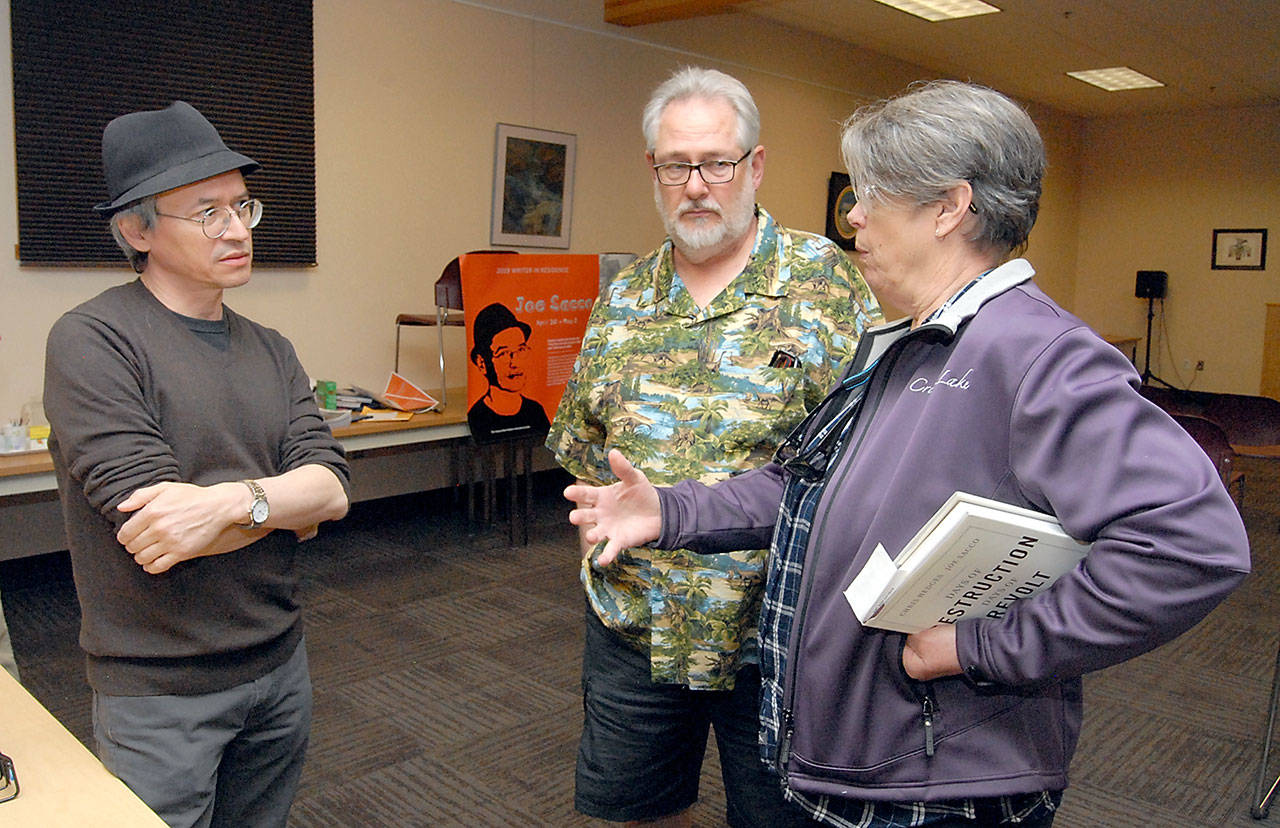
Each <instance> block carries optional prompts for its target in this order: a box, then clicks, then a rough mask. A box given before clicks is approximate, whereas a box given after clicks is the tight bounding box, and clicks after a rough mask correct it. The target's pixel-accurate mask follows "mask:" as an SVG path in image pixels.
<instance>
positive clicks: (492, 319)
mask: <svg viewBox="0 0 1280 828" xmlns="http://www.w3.org/2000/svg"><path fill="white" fill-rule="evenodd" d="M532 331H533V329H532V328H531V327H530V326H529V325H528V324H527V323H525V322H521V321H520V320H519V319H517V318H516V316H515V314H514V313H512V312H511V309H510V308H508V307H507V306H506V305H504V304H502V303H501V302H493V303H492V304H489V305H486V306H485V307H484V309H483V310H481V311H480V312H479V313H478V314H476V318H475V322H474V323H473V324H472V344H471V364H472V365H474V366H475V368H476V369H477V370H479V371H480V373H482V374H483V375H484V380H485V382H486V383H487V385H488V388H487V389H486V391H485V393H484V395H483V396H481V397H480V399H478V400H476V401H475V403H474V404H472V406H471V408H469V409H468V410H467V422H468V423H469V424H470V426H471V433H472V434H473V435H475V436H476V439H479V440H483V439H486V438H493V439H506V438H510V437H518V436H522V435H524V434H546V433H547V431H548V430H549V429H550V428H551V422H550V421H549V420H548V419H547V412H546V409H544V408H543V407H542V404H541V403H539V402H538V401H537V400H532V399H530V398H528V397H526V396H525V395H524V389H525V386H526V385H527V384H528V381H529V377H528V372H529V367H530V362H531V360H530V353H531V349H530V347H529V336H530V334H531V333H532Z"/></svg>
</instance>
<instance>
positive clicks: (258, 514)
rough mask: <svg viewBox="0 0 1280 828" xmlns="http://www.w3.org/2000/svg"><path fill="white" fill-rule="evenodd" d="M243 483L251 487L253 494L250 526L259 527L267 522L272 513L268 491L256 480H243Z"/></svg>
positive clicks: (250, 508) (250, 506) (250, 505)
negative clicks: (268, 501) (268, 500)
mask: <svg viewBox="0 0 1280 828" xmlns="http://www.w3.org/2000/svg"><path fill="white" fill-rule="evenodd" d="M240 482H241V483H243V484H244V485H246V486H248V487H249V491H250V492H251V493H252V494H253V501H252V502H251V503H250V504H249V528H250V529H257V528H258V527H260V526H262V524H264V523H266V522H267V517H268V516H270V514H271V505H270V504H269V503H267V493H266V492H265V491H264V490H263V488H262V486H260V485H258V481H256V480H241V481H240Z"/></svg>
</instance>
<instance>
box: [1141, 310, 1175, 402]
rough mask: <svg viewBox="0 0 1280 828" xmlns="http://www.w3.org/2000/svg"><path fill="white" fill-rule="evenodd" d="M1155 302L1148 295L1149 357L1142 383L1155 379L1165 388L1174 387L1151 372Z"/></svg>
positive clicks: (1144, 368)
mask: <svg viewBox="0 0 1280 828" xmlns="http://www.w3.org/2000/svg"><path fill="white" fill-rule="evenodd" d="M1155 304H1156V300H1155V297H1154V296H1148V297H1147V357H1146V361H1145V363H1144V364H1143V366H1142V384H1143V385H1150V384H1151V382H1152V380H1154V381H1156V382H1158V383H1160V384H1161V385H1163V386H1164V387H1165V388H1173V386H1172V385H1170V384H1169V383H1167V382H1165V381H1164V380H1162V379H1160V378H1159V377H1157V376H1156V375H1155V374H1153V373H1151V320H1152V319H1154V318H1155V315H1156V312H1155Z"/></svg>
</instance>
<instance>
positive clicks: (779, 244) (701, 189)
mask: <svg viewBox="0 0 1280 828" xmlns="http://www.w3.org/2000/svg"><path fill="white" fill-rule="evenodd" d="M643 129H644V135H645V141H646V146H647V148H648V151H647V152H646V158H647V160H648V163H649V165H650V166H651V167H652V172H651V175H652V176H653V181H654V198H655V201H656V203H657V206H658V211H659V213H660V214H661V216H662V220H663V224H664V225H665V227H666V230H667V234H668V238H667V239H666V240H665V241H664V242H663V243H662V245H660V246H659V247H658V248H657V249H656V250H654V251H653V252H651V253H649V254H648V255H646V256H643V257H641V258H640V259H639V260H637V261H636V262H635V263H633V264H632V265H631V266H629V267H627V268H626V269H624V270H623V271H621V272H620V273H619V274H618V275H617V277H616V278H615V279H614V280H613V281H612V282H611V283H610V284H609V285H608V286H607V287H606V288H605V290H604V291H603V293H602V295H601V298H600V299H599V300H598V301H597V302H596V305H595V308H594V309H593V311H592V314H591V319H590V321H589V323H588V327H587V332H586V336H585V338H584V340H583V347H582V352H581V353H580V355H579V357H578V361H577V365H576V366H575V369H574V375H573V377H572V378H571V379H570V381H569V382H568V385H567V386H566V388H565V392H564V396H563V398H562V399H561V403H560V407H559V411H558V412H557V414H556V418H555V422H554V423H553V424H552V427H551V432H550V434H549V435H548V438H547V447H548V448H550V449H551V450H552V451H553V452H554V453H555V455H556V457H557V459H558V461H559V462H560V464H561V465H562V466H563V467H564V468H565V469H567V470H568V471H569V472H570V473H572V474H573V475H574V476H575V477H577V478H578V479H579V480H580V481H584V482H587V483H590V484H593V485H604V484H607V483H611V482H613V476H612V473H611V472H610V470H609V465H608V461H607V460H606V456H607V454H608V452H609V450H610V449H613V448H618V449H621V450H622V452H623V453H624V454H625V455H626V456H627V457H628V458H629V459H631V460H632V461H633V462H634V463H635V464H636V465H637V466H638V467H639V468H641V469H643V471H644V472H645V474H646V475H648V477H649V480H651V481H652V482H654V483H655V484H657V485H663V484H670V483H675V482H676V481H678V480H682V479H684V478H688V477H693V478H697V479H699V480H701V481H703V482H705V483H711V482H714V481H716V480H721V479H723V478H725V477H728V476H729V475H732V474H736V473H738V472H742V471H745V470H748V469H751V468H754V467H756V466H759V465H761V464H763V463H765V462H767V461H768V460H769V459H770V458H771V457H772V455H773V452H774V450H775V448H776V447H777V445H778V444H779V443H780V442H781V441H782V440H783V439H784V438H785V437H786V435H787V434H788V432H789V431H790V430H791V429H792V428H793V427H794V426H795V425H796V424H797V423H799V422H800V420H801V419H802V418H803V417H804V415H805V413H806V412H807V410H808V409H809V407H810V406H812V405H815V404H817V402H819V401H820V400H821V399H822V397H823V396H824V395H825V393H826V391H827V389H828V386H830V385H831V384H832V383H833V382H834V380H835V378H836V374H837V369H838V368H839V366H840V365H841V363H843V362H844V361H845V360H846V359H847V358H848V357H849V356H851V355H852V353H853V350H854V348H855V346H856V345H857V340H858V337H859V336H860V335H861V333H862V331H863V330H865V328H866V327H867V326H868V325H870V324H874V323H875V322H878V321H879V316H880V311H879V307H878V306H877V305H876V301H875V299H874V297H873V296H872V295H871V291H870V289H869V288H868V287H867V285H866V283H865V282H863V280H862V277H861V276H860V275H859V274H858V272H857V271H856V270H855V269H854V267H853V265H852V264H850V262H849V260H848V259H847V258H846V257H845V255H844V253H843V252H841V251H840V249H839V248H837V247H836V246H835V245H834V244H832V243H831V242H830V241H828V240H827V239H824V238H821V237H819V236H815V235H813V234H810V233H804V232H798V231H794V230H788V229H787V228H784V227H782V226H781V225H779V224H778V223H777V222H775V221H774V220H773V217H772V216H770V215H769V214H768V213H766V212H765V211H764V210H763V209H761V208H759V207H758V206H757V205H756V203H755V195H756V190H757V188H758V187H759V186H760V183H761V181H762V180H763V178H764V162H765V149H764V147H762V146H760V145H759V144H758V143H757V141H758V138H759V132H760V115H759V112H758V110H757V109H756V106H755V102H754V101H753V100H752V98H751V94H750V92H748V91H747V89H746V87H745V86H743V85H742V83H740V82H739V81H737V80H736V79H734V78H732V77H730V76H728V75H726V74H724V73H722V72H717V71H714V70H709V69H700V68H685V69H682V70H680V71H678V72H677V73H675V74H674V75H673V76H672V77H671V78H670V79H668V80H667V81H666V82H665V83H663V84H662V85H661V86H659V87H658V88H657V90H655V92H654V94H653V96H652V98H651V99H650V101H649V103H648V105H647V106H646V107H645V112H644V118H643ZM581 552H582V581H583V584H584V585H585V587H586V593H587V604H588V610H587V613H586V615H587V632H586V647H585V651H584V655H583V688H584V706H585V717H584V724H583V733H582V741H581V745H580V747H579V752H578V768H577V787H576V795H575V803H574V804H575V806H576V807H577V809H578V810H579V811H581V812H582V813H584V814H587V815H590V816H594V817H597V818H602V819H607V820H612V821H617V822H646V823H653V824H659V825H675V826H679V825H688V824H690V814H689V811H688V809H689V808H690V806H691V805H693V803H694V802H696V801H697V798H698V781H699V777H700V775H701V767H702V759H703V753H704V751H705V748H706V740H707V734H708V729H709V727H711V726H714V728H715V734H716V740H717V746H718V749H719V754H720V762H721V766H722V769H723V774H724V783H725V790H726V793H727V799H728V814H727V816H728V821H729V824H730V825H732V826H755V825H758V826H771V828H772V827H773V826H783V825H788V824H791V823H795V824H804V823H805V822H806V821H807V818H806V817H805V815H804V814H803V813H801V812H799V810H798V809H795V808H794V806H791V805H789V804H788V803H786V802H785V801H784V800H783V798H782V795H781V791H780V789H779V787H778V782H777V778H776V777H774V776H772V775H770V774H769V773H768V772H767V770H766V769H765V767H764V766H763V765H762V764H761V762H760V760H759V758H758V756H759V751H758V748H757V729H758V718H757V695H758V693H759V688H760V674H759V668H758V654H757V651H756V623H757V616H758V614H759V608H760V597H761V588H762V585H763V566H764V561H765V556H766V554H767V550H757V551H752V552H743V553H732V554H726V555H715V556H704V555H696V554H693V553H691V552H689V551H687V550H656V549H631V550H627V551H626V552H625V553H623V554H622V555H619V556H618V558H617V560H613V561H606V560H602V559H600V558H599V557H598V550H593V549H590V548H587V547H586V545H585V544H583V548H582V550H581Z"/></svg>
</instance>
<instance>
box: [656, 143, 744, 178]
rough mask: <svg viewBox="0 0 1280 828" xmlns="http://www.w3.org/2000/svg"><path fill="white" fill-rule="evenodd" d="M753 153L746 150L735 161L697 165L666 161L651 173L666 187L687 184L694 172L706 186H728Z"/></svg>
mask: <svg viewBox="0 0 1280 828" xmlns="http://www.w3.org/2000/svg"><path fill="white" fill-rule="evenodd" d="M754 151H755V150H747V151H746V152H744V153H743V154H742V157H741V158H739V159H738V160H737V161H725V160H715V161H701V162H699V163H697V164H687V163H685V162H684V161H668V162H667V163H665V164H654V165H653V171H654V172H655V173H657V174H658V183H660V184H666V185H667V186H668V187H679V186H680V185H681V184H685V183H688V181H689V176H691V175H693V171H694V170H697V171H698V175H700V176H702V180H703V181H704V182H706V183H707V184H728V183H729V182H730V181H732V180H733V173H734V171H735V170H737V168H738V165H739V164H741V163H742V162H743V161H746V160H747V156H748V155H750V154H751V153H752V152H754Z"/></svg>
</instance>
